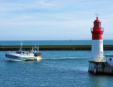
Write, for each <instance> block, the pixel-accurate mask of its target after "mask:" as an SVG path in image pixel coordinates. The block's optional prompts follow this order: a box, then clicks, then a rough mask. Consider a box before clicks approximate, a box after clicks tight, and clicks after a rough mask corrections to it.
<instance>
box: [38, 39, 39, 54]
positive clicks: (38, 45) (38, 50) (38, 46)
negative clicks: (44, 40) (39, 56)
mask: <svg viewBox="0 0 113 87" xmlns="http://www.w3.org/2000/svg"><path fill="white" fill-rule="evenodd" d="M38 52H39V41H38Z"/></svg>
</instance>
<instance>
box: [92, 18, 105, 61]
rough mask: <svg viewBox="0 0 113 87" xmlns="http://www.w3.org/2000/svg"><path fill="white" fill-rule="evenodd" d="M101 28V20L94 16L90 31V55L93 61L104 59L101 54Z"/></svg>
mask: <svg viewBox="0 0 113 87" xmlns="http://www.w3.org/2000/svg"><path fill="white" fill-rule="evenodd" d="M103 32H104V30H103V28H102V27H101V22H100V20H99V19H98V17H96V20H95V21H94V27H93V29H92V30H91V33H92V57H93V61H96V62H100V61H103V60H104V56H103Z"/></svg>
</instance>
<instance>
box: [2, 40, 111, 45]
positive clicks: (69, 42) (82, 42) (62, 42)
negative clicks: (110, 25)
mask: <svg viewBox="0 0 113 87" xmlns="http://www.w3.org/2000/svg"><path fill="white" fill-rule="evenodd" d="M21 42H22V43H23V45H38V44H39V45H91V44H92V40H35V41H34V40H33V41H32V40H29V41H28V40H23V41H0V45H20V43H21ZM104 45H113V40H104Z"/></svg>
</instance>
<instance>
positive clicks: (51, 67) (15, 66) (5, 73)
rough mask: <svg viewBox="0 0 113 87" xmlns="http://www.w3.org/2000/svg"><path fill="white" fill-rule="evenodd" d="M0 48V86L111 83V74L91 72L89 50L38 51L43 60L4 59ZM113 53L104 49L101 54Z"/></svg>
mask: <svg viewBox="0 0 113 87" xmlns="http://www.w3.org/2000/svg"><path fill="white" fill-rule="evenodd" d="M5 53H7V51H0V87H112V86H113V76H107V75H99V76H95V75H91V74H89V73H88V60H89V59H91V51H76V50H74V51H65V50H64V51H41V53H42V61H41V62H37V61H12V62H11V61H7V60H6V57H5ZM109 53H113V52H112V51H105V52H104V54H109Z"/></svg>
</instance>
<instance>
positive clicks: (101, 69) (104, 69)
mask: <svg viewBox="0 0 113 87" xmlns="http://www.w3.org/2000/svg"><path fill="white" fill-rule="evenodd" d="M88 71H89V72H90V73H92V74H96V75H97V74H101V75H105V74H108V75H113V66H110V65H109V64H108V63H107V62H95V61H89V69H88Z"/></svg>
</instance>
